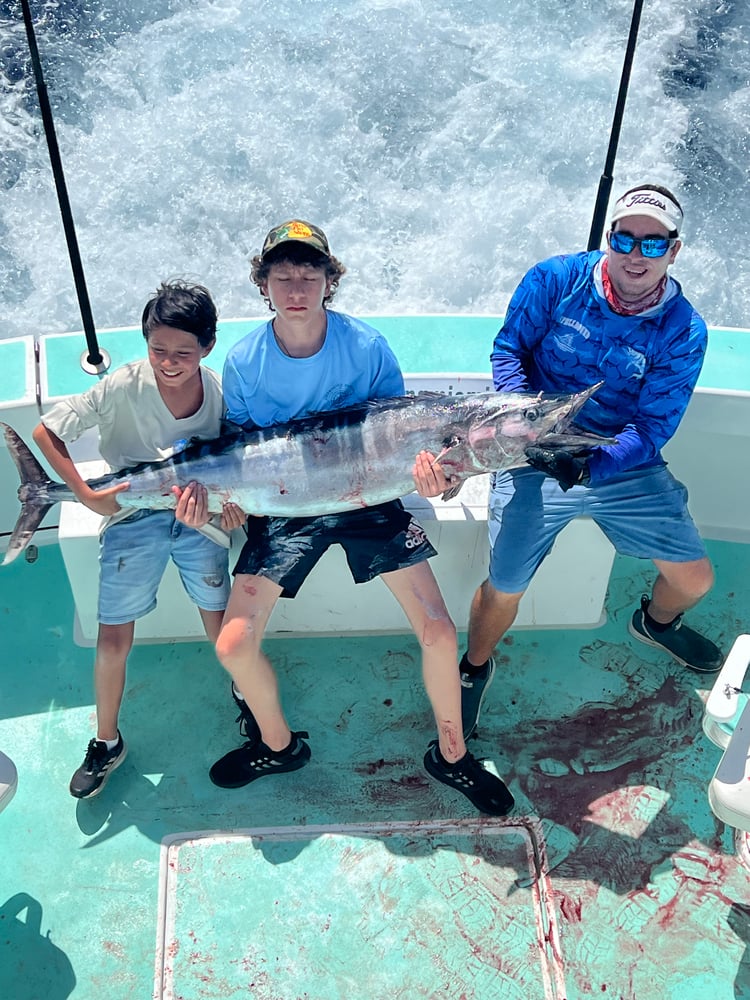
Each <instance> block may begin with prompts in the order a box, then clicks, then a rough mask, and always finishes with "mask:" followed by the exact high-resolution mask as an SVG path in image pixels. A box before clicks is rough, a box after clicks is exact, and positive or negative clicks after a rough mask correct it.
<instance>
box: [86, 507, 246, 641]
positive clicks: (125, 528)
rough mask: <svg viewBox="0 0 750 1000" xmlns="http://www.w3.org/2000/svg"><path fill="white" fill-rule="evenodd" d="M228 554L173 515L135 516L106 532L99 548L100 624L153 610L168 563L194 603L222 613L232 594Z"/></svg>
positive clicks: (142, 512)
mask: <svg viewBox="0 0 750 1000" xmlns="http://www.w3.org/2000/svg"><path fill="white" fill-rule="evenodd" d="M228 555H229V554H228V552H227V550H226V549H225V548H224V547H223V546H222V545H217V544H216V542H212V541H211V539H210V538H207V537H206V536H205V535H203V534H201V532H200V531H195V530H194V529H193V528H188V527H187V526H186V525H184V524H182V523H181V522H180V521H178V520H176V518H175V516H174V513H173V512H172V511H171V510H138V511H136V512H135V513H134V514H132V515H131V516H130V517H128V518H126V519H125V520H124V521H118V522H117V523H115V524H113V525H112V526H111V527H109V528H107V530H106V531H105V532H104V534H103V535H102V538H101V541H100V543H99V607H98V619H99V622H100V623H101V624H102V625H124V624H125V623H126V622H132V621H135V620H136V619H137V618H142V617H143V616H144V615H147V614H148V613H149V611H153V610H154V608H155V607H156V593H157V591H158V589H159V583H160V582H161V578H162V576H163V575H164V570H165V569H166V568H167V562H168V561H169V559H170V558H171V559H172V560H173V562H174V564H175V566H176V567H177V569H178V571H179V574H180V579H181V580H182V585H183V587H184V588H185V590H186V591H187V593H188V595H189V597H190V599H191V600H192V601H193V603H194V604H197V605H198V607H199V608H203V609H204V610H205V611H223V610H224V609H225V608H226V606H227V601H228V600H229V590H230V580H229V571H228V562H229V560H228Z"/></svg>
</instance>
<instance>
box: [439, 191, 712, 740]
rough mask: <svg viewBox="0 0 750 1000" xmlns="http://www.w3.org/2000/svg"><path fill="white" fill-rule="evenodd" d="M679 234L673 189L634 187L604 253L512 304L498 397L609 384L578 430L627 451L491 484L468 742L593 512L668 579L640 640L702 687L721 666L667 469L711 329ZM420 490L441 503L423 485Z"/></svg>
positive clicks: (678, 489)
mask: <svg viewBox="0 0 750 1000" xmlns="http://www.w3.org/2000/svg"><path fill="white" fill-rule="evenodd" d="M681 225H682V209H681V207H680V205H679V203H678V201H677V199H676V198H675V197H674V195H673V194H671V192H669V191H668V190H667V189H666V188H662V187H658V186H655V185H648V184H645V185H641V186H640V187H638V188H633V189H631V190H630V191H628V192H626V193H625V194H624V195H623V196H622V197H621V198H620V199H619V200H618V201H617V202H616V204H615V207H614V211H613V213H612V218H611V230H610V232H608V234H607V244H608V245H607V250H606V251H605V252H604V253H602V252H600V251H595V252H592V253H577V254H568V255H565V256H560V257H553V258H551V259H550V260H545V261H542V262H541V263H540V264H537V265H536V266H535V267H533V268H532V269H531V270H530V271H529V272H528V273H527V274H526V275H525V277H524V278H523V280H522V281H521V284H520V285H519V286H518V288H517V290H516V292H515V293H514V295H513V298H512V299H511V301H510V305H509V307H508V311H507V314H506V317H505V322H504V323H503V326H502V329H501V330H500V332H499V333H498V334H497V337H496V338H495V343H494V345H493V349H492V355H491V360H492V372H493V377H494V383H495V388H496V389H497V390H498V391H506V392H538V391H540V390H541V391H544V392H560V393H572V392H578V391H579V390H581V389H584V388H587V387H589V386H591V385H593V384H594V383H596V382H599V381H601V380H603V381H604V384H603V385H602V387H601V388H600V389H599V390H598V391H597V393H596V395H595V396H594V397H593V398H592V399H591V400H589V401H588V402H587V403H586V405H585V407H584V408H583V410H582V411H581V413H580V414H579V416H578V418H577V422H578V423H579V424H580V425H581V426H583V427H584V428H586V429H588V430H591V431H595V432H596V433H598V434H602V435H605V436H609V437H616V439H617V443H616V444H610V445H602V446H599V447H597V448H595V449H593V451H592V452H591V454H590V455H588V456H586V457H582V456H580V455H576V454H572V453H570V452H567V451H561V450H560V449H544V448H530V449H529V450H528V451H527V457H528V460H529V466H528V467H524V468H521V469H513V470H509V471H506V472H502V473H496V474H495V476H494V477H493V487H492V491H491V495H490V507H489V530H490V542H491V546H492V554H491V557H490V572H489V577H488V579H487V580H486V581H485V582H484V583H483V584H482V585H481V586H480V588H479V589H478V591H477V593H476V595H475V597H474V601H473V603H472V610H471V619H470V623H469V646H468V650H467V653H466V654H465V655H464V657H463V660H462V662H461V673H462V683H463V705H462V708H463V713H462V714H463V725H464V734H465V736H468V735H469V734H470V733H471V732H473V731H474V729H475V728H476V725H477V721H478V718H479V712H480V709H481V705H482V701H483V698H484V695H485V693H486V691H487V688H488V687H489V684H490V682H491V680H492V676H493V673H494V670H495V665H494V661H493V659H492V654H493V651H494V649H495V646H496V645H497V643H498V642H499V640H500V638H501V637H502V636H503V635H504V633H505V632H506V631H507V630H508V629H509V628H510V627H511V625H512V624H513V621H514V620H515V617H516V613H517V611H518V605H519V602H520V600H521V597H522V596H523V593H524V591H525V590H526V588H527V587H528V585H529V583H530V582H531V579H532V577H533V575H534V573H535V572H536V570H537V568H538V567H539V565H540V563H541V562H542V560H543V559H544V557H545V556H546V555H547V553H548V552H549V551H550V549H551V548H552V544H553V542H554V540H555V538H556V537H557V535H558V534H559V532H560V531H561V530H562V529H563V528H564V527H565V525H566V524H567V523H568V522H569V521H570V520H572V519H573V518H574V517H576V516H579V515H581V514H587V515H589V516H591V517H592V518H593V519H594V520H595V521H596V523H597V524H598V525H599V526H600V527H601V528H602V530H603V531H604V532H605V534H606V535H607V536H608V538H609V539H610V540H611V541H612V543H613V544H614V545H615V547H616V548H617V550H618V551H619V552H622V553H624V554H627V555H631V556H636V557H640V558H647V559H652V560H653V562H654V564H655V566H656V569H657V571H658V575H657V578H656V581H655V583H654V587H653V592H652V596H651V598H650V600H649V598H648V597H646V596H644V597H643V598H642V600H641V606H640V608H638V609H637V610H636V612H635V613H634V615H633V618H632V620H631V622H630V625H629V629H630V632H631V634H632V635H633V636H634V637H635V638H637V639H639V640H641V641H642V642H645V643H648V644H649V645H651V646H657V647H659V648H661V649H664V650H665V651H666V652H667V653H669V655H670V656H672V658H673V659H675V660H677V662H679V663H681V664H683V665H684V666H686V667H688V668H690V669H691V670H694V671H696V672H698V673H705V674H708V673H713V672H715V671H717V670H719V669H720V667H721V664H722V655H721V652H720V651H719V649H718V648H717V647H716V646H715V645H714V643H713V642H711V641H710V640H708V639H707V638H705V637H704V636H702V635H700V634H699V633H698V632H696V631H694V630H693V629H691V628H688V626H687V625H685V624H684V623H683V621H682V614H683V612H685V611H686V610H687V609H688V608H691V607H693V606H694V605H695V604H696V603H697V602H698V601H699V600H700V599H701V598H702V597H703V596H704V595H705V594H706V593H707V592H708V590H709V589H710V588H711V586H712V584H713V571H712V568H711V564H710V562H709V560H708V558H707V556H706V552H705V548H704V546H703V543H702V541H701V538H700V536H699V534H698V530H697V528H696V526H695V524H694V523H693V521H692V518H691V517H690V514H689V512H688V509H687V491H686V490H685V487H684V486H683V485H682V484H681V483H679V482H678V481H677V480H676V479H675V478H674V477H673V476H672V474H671V473H670V472H669V471H668V470H667V468H666V464H665V462H664V460H663V458H662V457H661V448H662V447H663V445H664V444H666V442H667V441H668V440H669V439H670V438H671V437H672V435H673V434H674V433H675V431H676V429H677V426H678V424H679V422H680V420H681V419H682V416H683V414H684V412H685V409H686V407H687V404H688V402H689V400H690V396H691V394H692V392H693V389H694V387H695V384H696V382H697V380H698V375H699V373H700V369H701V365H702V363H703V357H704V354H705V350H706V342H707V332H706V325H705V323H704V322H703V320H702V318H701V317H700V316H699V314H698V313H697V312H696V311H695V309H694V308H693V307H692V306H691V304H690V303H689V302H688V301H687V299H686V298H685V297H684V295H683V294H682V289H681V288H680V285H679V284H678V283H677V282H676V281H675V280H674V279H673V278H671V277H670V276H669V275H668V274H667V270H668V268H669V266H670V264H672V263H673V262H674V260H675V258H676V257H677V254H678V252H679V250H680V247H681V243H680V240H679V238H678V237H679V232H680V228H681ZM437 475H438V476H439V477H441V473H439V472H438V474H437ZM444 485H446V482H445V480H444V479H442V481H439V486H440V487H442V486H444ZM420 492H424V493H426V494H429V495H434V492H435V489H434V486H433V487H431V486H430V484H428V483H427V482H424V484H420Z"/></svg>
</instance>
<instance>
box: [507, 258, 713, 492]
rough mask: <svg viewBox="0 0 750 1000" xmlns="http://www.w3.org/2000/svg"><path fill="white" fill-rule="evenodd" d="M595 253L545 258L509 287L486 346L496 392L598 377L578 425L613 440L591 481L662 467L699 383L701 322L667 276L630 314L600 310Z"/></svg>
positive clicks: (554, 388)
mask: <svg viewBox="0 0 750 1000" xmlns="http://www.w3.org/2000/svg"><path fill="white" fill-rule="evenodd" d="M603 259H604V254H603V253H601V252H600V251H593V252H590V253H577V254H568V255H565V256H560V257H552V258H550V259H549V260H545V261H542V262H541V263H539V264H537V265H536V266H534V267H533V268H531V270H530V271H528V272H527V274H526V275H525V277H524V278H523V280H522V281H521V284H520V285H519V286H518V288H517V289H516V291H515V293H514V295H513V297H512V299H511V301H510V304H509V306H508V311H507V313H506V316H505V321H504V323H503V326H502V327H501V329H500V331H499V332H498V334H497V336H496V337H495V342H494V345H493V348H492V354H491V356H490V357H491V361H492V374H493V378H494V383H495V388H496V389H497V390H498V391H500V390H502V391H505V392H532V391H533V392H538V391H543V392H552V393H572V392H579V391H580V390H582V389H586V388H588V387H589V386H591V385H594V384H595V383H596V382H600V381H601V380H604V385H602V387H601V388H600V389H599V390H598V392H597V393H596V394H595V396H593V397H592V398H591V399H590V400H589V401H588V402H587V403H586V405H585V406H584V407H583V409H582V410H581V412H580V413H579V414H578V416H577V418H576V423H577V424H578V425H579V426H581V427H583V428H585V429H586V430H590V431H593V432H595V433H597V434H602V435H605V436H607V437H617V443H616V444H612V445H601V446H599V447H597V448H596V449H594V451H593V453H592V455H591V457H590V459H589V471H590V477H591V482H592V483H596V482H601V481H603V480H605V479H609V478H610V477H611V476H614V475H616V474H617V473H620V472H626V471H628V470H630V469H635V468H639V467H645V466H649V465H656V464H659V463H660V462H662V461H663V459H662V458H661V454H660V451H661V448H662V447H663V446H664V444H666V442H667V441H668V440H669V439H670V438H671V437H672V435H673V434H674V432H675V431H676V429H677V426H678V424H679V422H680V420H681V419H682V416H683V414H684V412H685V409H686V407H687V405H688V402H689V400H690V396H691V395H692V392H693V389H694V388H695V384H696V382H697V381H698V376H699V374H700V370H701V366H702V364H703V358H704V355H705V352H706V345H707V341H708V334H707V330H706V324H705V323H704V321H703V319H702V318H701V316H700V315H699V314H698V313H697V312H696V311H695V309H694V308H693V306H692V305H691V304H690V303H689V302H688V300H687V299H686V298H685V296H684V295H683V294H682V289H681V287H680V285H679V283H678V282H677V281H675V280H674V279H673V278H668V282H667V289H666V292H665V295H664V296H663V298H662V300H661V302H660V303H659V304H658V305H656V306H655V307H653V308H652V309H649V310H647V311H646V312H644V313H640V314H638V315H636V316H622V315H620V314H618V313H616V312H613V311H612V309H610V307H609V305H608V304H607V300H606V298H605V296H604V292H603V289H602V283H601V263H602V261H603Z"/></svg>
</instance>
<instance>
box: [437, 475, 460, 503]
mask: <svg viewBox="0 0 750 1000" xmlns="http://www.w3.org/2000/svg"><path fill="white" fill-rule="evenodd" d="M463 485H464V481H463V479H462V480H461V481H460V482H458V483H456V484H455V486H451V488H450V489H449V490H446V491H445V493H443V494H442V496H441V497H440V499H441V500H452V499H453V497H457V496H458V494H459V493H460V492H461V489H462V487H463Z"/></svg>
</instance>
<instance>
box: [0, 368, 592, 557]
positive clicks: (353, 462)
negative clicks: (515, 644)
mask: <svg viewBox="0 0 750 1000" xmlns="http://www.w3.org/2000/svg"><path fill="white" fill-rule="evenodd" d="M597 388H598V386H592V387H591V388H590V389H587V390H585V391H584V392H581V393H577V394H575V395H568V396H545V395H544V394H539V395H530V394H524V393H498V392H490V393H473V394H466V395H463V396H453V395H451V396H448V395H442V394H439V393H420V394H419V395H415V396H399V397H396V398H393V399H380V400H373V401H370V402H367V403H363V404H361V405H359V406H355V407H351V408H349V409H344V410H336V411H332V412H330V413H322V414H316V415H314V416H310V417H306V418H303V419H301V420H294V421H291V422H289V423H287V424H281V425H277V426H274V427H268V428H262V429H257V430H251V431H241V430H237V431H236V432H231V433H228V434H225V435H223V436H222V437H219V438H216V439H215V440H212V441H202V442H194V443H191V444H190V445H189V446H188V447H187V448H186V449H185V450H184V451H181V452H180V453H178V454H176V455H174V456H172V457H171V458H168V459H165V460H164V461H161V462H147V463H142V464H140V465H137V466H133V467H131V468H126V469H121V470H119V471H118V472H112V473H109V474H107V475H105V476H101V477H99V478H97V479H91V480H88V484H89V486H91V487H92V489H104V488H106V487H108V486H114V485H116V484H118V483H122V482H128V483H129V484H130V486H129V489H128V490H127V491H126V492H124V493H121V494H118V498H117V500H118V503H119V504H120V505H121V506H122V507H133V508H141V509H144V508H145V509H170V508H173V507H174V506H175V504H176V499H175V496H174V494H173V492H172V487H173V486H179V487H181V488H184V487H185V486H187V484H188V483H190V482H193V481H195V482H200V483H202V484H203V485H204V486H205V487H206V490H207V492H208V506H209V510H210V511H212V512H217V513H218V512H219V511H221V509H222V505H223V504H224V503H226V502H229V501H231V502H234V503H236V504H238V505H239V506H240V507H241V508H242V509H243V510H244V511H246V512H247V513H248V514H267V515H275V516H283V517H306V516H315V515H318V514H325V513H336V512H338V511H345V510H351V509H354V508H359V507H369V506H372V505H374V504H378V503H383V502H385V501H386V500H392V499H395V498H396V497H401V496H404V495H405V494H407V493H410V492H411V491H412V490H413V489H414V481H413V479H412V474H411V469H412V466H413V464H414V459H415V456H416V454H417V453H418V452H419V451H422V450H426V451H431V452H433V454H435V455H437V456H438V457H439V460H440V463H441V465H442V466H443V468H444V470H445V472H446V474H448V475H451V476H452V477H454V479H455V480H456V481H458V482H459V483H460V482H463V481H464V480H465V479H467V478H468V477H470V476H476V475H480V474H482V473H485V472H491V471H494V470H499V469H507V468H513V467H517V466H522V465H525V464H526V457H525V454H524V452H525V449H526V448H527V447H528V446H529V445H530V444H544V445H546V446H548V447H567V448H571V449H574V450H575V449H576V448H579V449H585V448H590V447H593V446H594V445H596V444H601V443H604V442H605V440H606V439H603V438H600V437H597V436H596V435H592V434H588V433H585V432H581V431H576V430H575V429H574V428H572V427H571V424H572V420H573V417H574V416H575V414H576V413H577V412H578V411H579V410H580V409H581V407H582V406H583V404H584V403H585V402H586V400H587V399H588V398H589V397H590V396H591V395H592V393H593V392H595V391H596V389H597ZM2 426H3V429H4V434H5V440H6V443H7V445H8V448H9V450H10V453H11V455H12V457H13V458H14V460H15V462H16V465H17V467H18V470H19V474H20V476H21V486H20V488H19V490H18V496H19V500H20V501H21V504H22V510H21V515H20V516H19V519H18V522H17V523H16V527H15V529H14V532H13V535H12V537H11V541H10V543H9V546H8V551H7V553H6V556H5V559H4V563H9V562H12V560H13V559H15V558H16V556H18V555H19V554H20V552H22V551H23V549H24V548H25V547H26V545H27V544H28V542H29V540H30V538H31V536H32V535H33V533H34V531H35V530H36V528H37V527H38V525H39V523H40V522H41V520H42V518H43V517H44V515H45V514H46V512H47V511H48V510H49V509H50V507H52V506H53V505H54V504H55V503H58V502H59V501H62V500H75V499H76V497H75V496H74V494H73V493H72V492H71V490H70V489H69V488H68V487H66V486H64V485H63V484H61V483H56V482H54V481H52V480H51V479H50V478H49V477H48V476H47V474H46V472H45V471H44V469H43V468H42V467H41V465H40V464H39V463H38V462H37V460H36V458H35V457H34V456H33V455H32V454H31V452H30V451H29V449H28V448H27V446H26V445H25V444H24V442H23V441H22V440H21V439H20V438H19V436H18V435H17V434H16V432H15V431H14V430H13V429H12V428H11V427H9V426H8V425H7V424H3V425H2ZM452 492H455V490H454V491H452Z"/></svg>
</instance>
